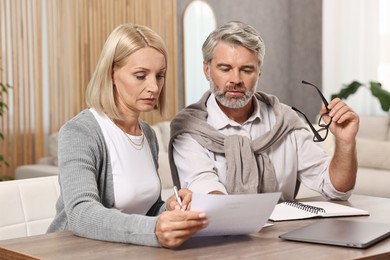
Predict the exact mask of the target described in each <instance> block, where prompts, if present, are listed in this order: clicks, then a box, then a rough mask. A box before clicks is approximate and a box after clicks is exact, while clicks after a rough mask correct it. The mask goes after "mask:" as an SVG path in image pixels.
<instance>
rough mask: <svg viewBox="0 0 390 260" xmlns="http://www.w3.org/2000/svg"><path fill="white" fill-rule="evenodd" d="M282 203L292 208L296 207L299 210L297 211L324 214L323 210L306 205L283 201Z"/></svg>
mask: <svg viewBox="0 0 390 260" xmlns="http://www.w3.org/2000/svg"><path fill="white" fill-rule="evenodd" d="M284 203H285V204H287V205H289V206H293V207H296V208H299V209H302V210H304V211H307V212H310V213H314V214H318V213H325V210H324V209H323V208H320V207H315V206H311V205H306V204H303V203H300V202H297V201H285V202H284Z"/></svg>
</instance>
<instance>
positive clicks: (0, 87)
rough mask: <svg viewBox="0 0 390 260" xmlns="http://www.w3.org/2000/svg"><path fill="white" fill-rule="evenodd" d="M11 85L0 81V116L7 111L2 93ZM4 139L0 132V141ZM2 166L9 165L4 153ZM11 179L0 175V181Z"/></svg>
mask: <svg viewBox="0 0 390 260" xmlns="http://www.w3.org/2000/svg"><path fill="white" fill-rule="evenodd" d="M10 88H11V86H10V85H9V84H4V83H2V82H0V117H2V116H3V115H4V113H5V112H6V111H7V109H8V106H7V104H6V103H5V102H4V101H3V95H4V94H7V93H8V89H10ZM3 140H4V134H3V133H2V132H0V142H1V141H3ZM3 167H9V163H8V162H7V160H6V158H5V156H4V155H2V154H0V168H3ZM9 179H12V178H11V177H9V176H0V181H1V180H9Z"/></svg>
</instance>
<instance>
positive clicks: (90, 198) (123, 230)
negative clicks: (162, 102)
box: [48, 109, 165, 247]
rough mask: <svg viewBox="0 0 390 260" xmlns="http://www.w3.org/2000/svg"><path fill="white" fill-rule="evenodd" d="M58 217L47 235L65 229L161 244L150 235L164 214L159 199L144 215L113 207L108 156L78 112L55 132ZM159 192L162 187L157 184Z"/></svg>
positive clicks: (93, 126)
mask: <svg viewBox="0 0 390 260" xmlns="http://www.w3.org/2000/svg"><path fill="white" fill-rule="evenodd" d="M141 128H142V131H143V132H144V134H145V137H146V138H147V140H148V142H149V144H150V149H151V152H152V155H153V160H154V163H155V165H156V170H157V168H158V143H157V139H156V135H155V133H154V131H153V130H152V128H151V127H150V126H149V125H147V124H146V123H145V122H141ZM58 151H59V153H58V155H59V157H58V163H59V170H60V174H59V182H60V187H61V195H60V197H59V199H58V201H57V204H56V209H57V214H56V216H55V218H54V220H53V222H52V223H51V225H50V226H49V229H48V232H58V231H64V230H69V231H71V232H72V233H74V234H75V235H78V236H82V237H87V238H92V239H98V240H105V241H112V242H122V243H131V244H139V245H147V246H156V247H158V246H160V244H159V243H158V241H157V238H156V236H155V226H156V222H157V216H158V215H159V214H160V213H161V212H163V211H164V210H165V204H164V202H163V201H162V200H161V196H160V197H159V199H158V200H157V201H156V203H155V204H154V205H153V206H152V208H150V210H149V211H148V212H147V214H146V216H144V215H137V214H125V213H122V212H120V211H119V210H117V209H115V208H113V205H114V186H113V176H112V169H111V163H110V155H109V153H108V150H107V146H106V143H105V140H104V136H103V132H102V130H101V128H100V126H99V124H98V122H97V121H96V119H95V117H94V116H93V114H92V113H91V112H90V111H89V110H88V109H86V110H83V111H82V112H80V113H79V114H78V115H77V116H76V117H74V118H73V119H71V120H70V121H68V122H67V123H66V124H65V125H64V126H63V127H62V128H61V129H60V132H59V140H58ZM160 190H161V186H160Z"/></svg>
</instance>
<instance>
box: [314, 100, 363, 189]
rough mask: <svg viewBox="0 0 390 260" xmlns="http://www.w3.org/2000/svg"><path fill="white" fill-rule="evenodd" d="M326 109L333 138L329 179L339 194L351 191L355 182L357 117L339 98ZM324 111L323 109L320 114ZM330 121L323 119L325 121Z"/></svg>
mask: <svg viewBox="0 0 390 260" xmlns="http://www.w3.org/2000/svg"><path fill="white" fill-rule="evenodd" d="M328 108H329V109H330V110H331V111H330V113H329V116H330V117H331V120H332V123H331V124H330V126H329V130H330V131H331V132H332V134H333V135H334V136H335V142H336V143H335V144H336V147H335V152H334V155H333V158H332V160H331V162H330V166H329V177H330V180H331V182H332V184H333V186H334V187H335V188H336V189H337V190H338V191H341V192H346V191H348V190H351V189H353V187H354V185H355V182H356V173H357V155H356V134H357V132H358V130H359V116H358V115H357V114H356V113H355V112H353V111H352V109H351V108H350V107H349V106H347V105H346V104H345V103H344V102H343V101H341V100H340V99H339V98H336V99H333V100H332V101H331V102H330V103H329V105H328ZM325 111H326V109H325V107H323V108H322V109H321V113H324V112H325ZM328 119H330V118H329V117H328V118H325V120H328Z"/></svg>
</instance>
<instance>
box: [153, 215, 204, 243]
mask: <svg viewBox="0 0 390 260" xmlns="http://www.w3.org/2000/svg"><path fill="white" fill-rule="evenodd" d="M207 224H208V221H207V217H206V214H205V213H202V212H196V211H181V210H172V211H165V212H163V213H162V214H161V215H160V216H159V218H158V220H157V224H156V230H155V233H156V237H157V240H158V242H159V243H160V245H161V246H163V247H166V248H175V247H178V246H180V245H181V244H183V243H184V242H185V241H186V240H187V239H188V238H190V237H191V236H192V235H193V234H195V233H196V232H197V231H199V230H201V229H203V228H205V227H207Z"/></svg>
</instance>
